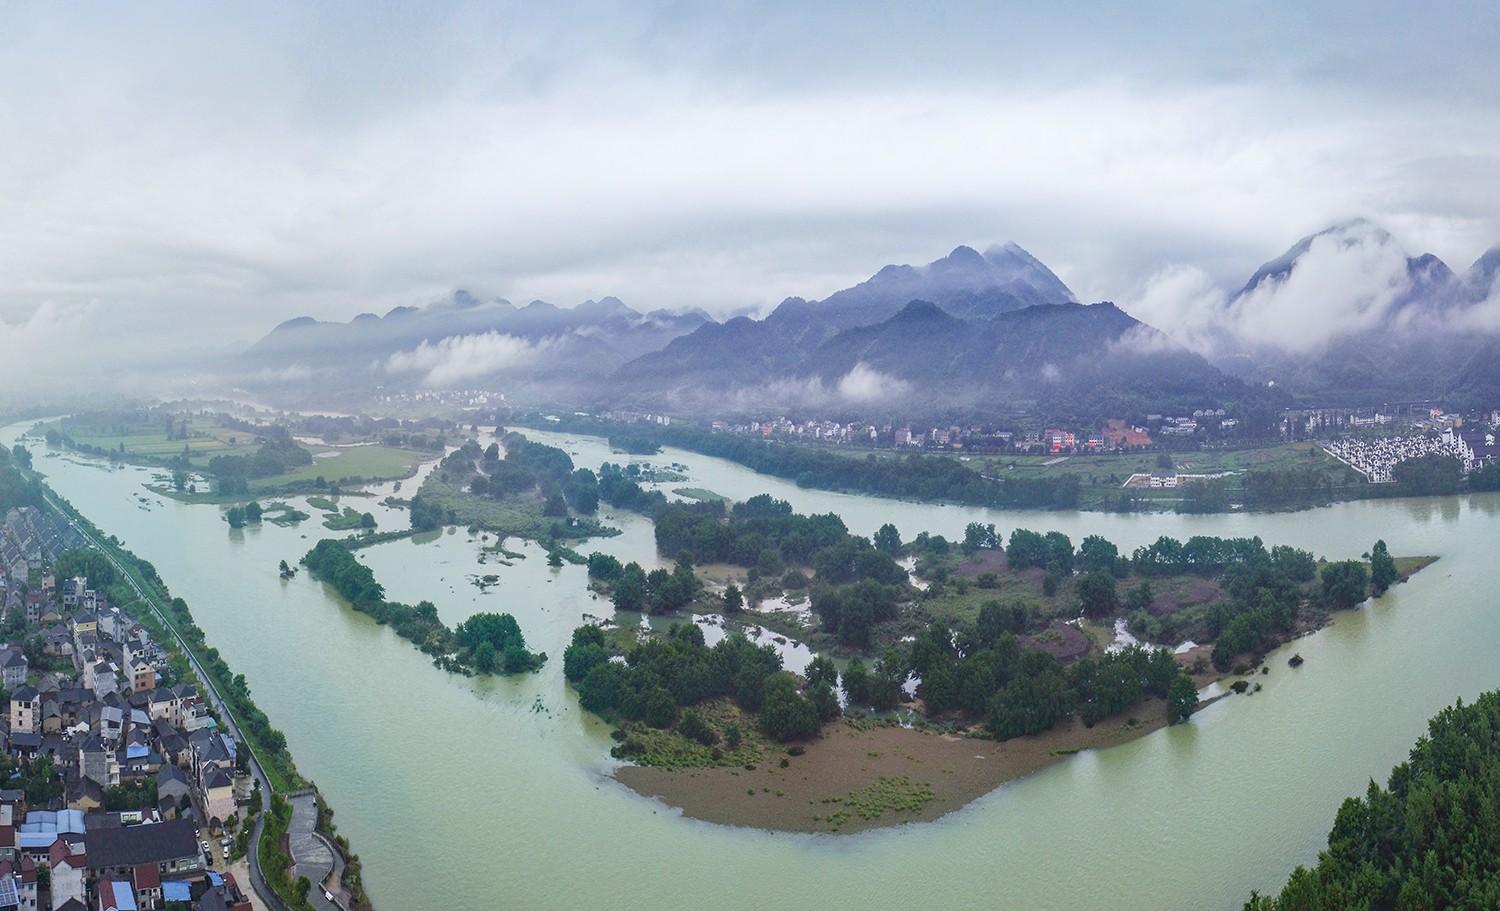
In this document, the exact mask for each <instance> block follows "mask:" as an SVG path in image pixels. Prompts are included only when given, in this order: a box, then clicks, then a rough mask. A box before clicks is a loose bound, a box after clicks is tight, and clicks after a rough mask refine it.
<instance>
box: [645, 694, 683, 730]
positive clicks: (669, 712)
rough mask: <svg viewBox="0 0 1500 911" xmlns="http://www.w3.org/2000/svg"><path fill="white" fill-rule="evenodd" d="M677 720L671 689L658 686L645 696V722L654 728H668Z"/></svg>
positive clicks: (675, 705) (675, 704)
mask: <svg viewBox="0 0 1500 911" xmlns="http://www.w3.org/2000/svg"><path fill="white" fill-rule="evenodd" d="M676 720H677V700H676V699H673V698H672V691H671V690H669V689H667V688H666V687H664V686H658V687H656V688H655V689H653V690H652V691H651V694H650V695H648V696H647V697H646V723H647V724H649V725H651V726H652V727H654V728H669V727H671V726H672V722H674V721H676Z"/></svg>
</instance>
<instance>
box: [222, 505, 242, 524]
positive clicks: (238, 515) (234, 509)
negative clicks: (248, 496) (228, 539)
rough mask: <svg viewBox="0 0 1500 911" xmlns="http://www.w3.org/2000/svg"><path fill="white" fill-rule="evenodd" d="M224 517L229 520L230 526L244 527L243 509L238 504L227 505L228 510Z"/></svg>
mask: <svg viewBox="0 0 1500 911" xmlns="http://www.w3.org/2000/svg"><path fill="white" fill-rule="evenodd" d="M224 517H225V518H226V519H227V520H228V521H229V527H230V528H244V527H245V510H244V509H243V508H241V507H239V506H231V507H229V512H228V513H226V514H225V516H224Z"/></svg>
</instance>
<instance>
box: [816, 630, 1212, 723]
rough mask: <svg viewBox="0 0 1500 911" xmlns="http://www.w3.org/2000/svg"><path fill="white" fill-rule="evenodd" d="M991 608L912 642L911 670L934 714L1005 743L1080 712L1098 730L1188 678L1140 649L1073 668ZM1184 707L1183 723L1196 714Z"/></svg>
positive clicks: (1166, 656) (1156, 653) (1161, 656)
mask: <svg viewBox="0 0 1500 911" xmlns="http://www.w3.org/2000/svg"><path fill="white" fill-rule="evenodd" d="M991 610H992V611H993V612H994V613H993V614H992V615H990V616H981V617H980V618H979V619H978V620H976V621H975V622H973V623H971V624H967V625H964V626H962V627H960V628H959V629H957V630H955V629H952V628H950V627H948V626H947V625H945V624H942V623H933V624H932V625H931V626H930V627H929V628H928V629H927V630H926V631H925V632H924V633H923V634H922V635H921V636H919V637H917V640H916V641H915V642H914V643H912V646H911V649H910V663H909V669H910V671H911V673H914V674H916V675H917V676H918V677H920V678H921V683H920V684H919V685H918V687H917V695H918V696H919V697H920V698H921V699H922V702H923V705H924V707H925V708H926V711H927V713H928V714H929V715H937V714H942V713H944V712H949V711H957V712H958V713H960V714H961V715H965V716H968V717H971V718H977V719H983V720H984V722H985V724H986V725H987V726H988V727H989V730H990V732H991V733H992V734H993V735H994V736H995V737H996V738H998V739H1001V740H1005V739H1008V738H1011V737H1018V736H1021V735H1024V734H1039V733H1041V732H1042V731H1045V730H1048V729H1050V728H1051V727H1052V726H1053V725H1055V724H1057V723H1058V722H1060V721H1063V720H1064V719H1066V718H1068V717H1069V716H1071V715H1072V714H1073V713H1074V712H1077V714H1078V716H1079V718H1080V719H1082V721H1083V722H1084V724H1086V725H1090V726H1092V725H1094V724H1095V723H1097V722H1099V721H1100V720H1102V719H1104V718H1107V717H1109V716H1111V715H1116V714H1119V713H1120V712H1123V711H1125V710H1126V709H1129V708H1130V707H1132V706H1134V705H1135V704H1136V703H1138V702H1139V701H1141V700H1142V699H1144V698H1147V697H1163V698H1164V697H1166V696H1167V695H1168V693H1169V690H1170V688H1171V686H1172V684H1173V682H1174V681H1175V680H1177V679H1178V678H1179V677H1182V678H1183V679H1186V678H1185V676H1184V675H1183V672H1182V671H1181V670H1180V669H1179V668H1178V666H1177V662H1176V661H1174V660H1173V658H1172V653H1171V652H1169V651H1167V650H1166V649H1143V648H1139V647H1136V646H1131V647H1129V648H1125V649H1122V650H1120V651H1118V652H1112V653H1106V654H1104V655H1101V656H1099V657H1097V658H1083V659H1080V660H1079V661H1076V662H1074V663H1073V664H1072V665H1070V666H1066V667H1065V666H1064V665H1063V664H1062V663H1061V662H1059V661H1058V660H1057V659H1056V658H1054V657H1053V656H1052V655H1049V654H1047V653H1046V652H1036V651H1026V650H1024V649H1022V648H1021V647H1020V644H1019V642H1018V641H1017V639H1016V637H1015V635H1014V634H1013V633H1012V632H1010V631H1009V630H1008V629H1007V627H1008V626H1009V623H1008V618H1006V617H1004V616H1003V615H1001V611H1002V610H1003V609H1001V608H999V607H998V605H997V606H996V607H995V608H992V609H991ZM846 678H847V672H846ZM902 679H903V680H904V679H905V678H904V676H903V678H902ZM846 685H847V680H846ZM1191 685H1192V681H1191V680H1188V686H1191ZM1194 694H1195V699H1194V705H1196V689H1194ZM851 698H852V696H851ZM1182 709H1183V712H1182V713H1180V715H1179V720H1180V718H1183V717H1186V715H1187V714H1191V709H1190V708H1188V707H1187V706H1186V705H1185V704H1183V705H1182Z"/></svg>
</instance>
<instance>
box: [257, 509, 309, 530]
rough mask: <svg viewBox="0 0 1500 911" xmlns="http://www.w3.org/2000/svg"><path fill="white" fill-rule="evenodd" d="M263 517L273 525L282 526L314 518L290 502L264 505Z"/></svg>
mask: <svg viewBox="0 0 1500 911" xmlns="http://www.w3.org/2000/svg"><path fill="white" fill-rule="evenodd" d="M261 517H262V518H264V519H265V521H267V522H270V523H271V524H272V525H280V526H281V527H282V528H289V527H291V526H293V525H296V524H298V523H299V522H305V521H307V520H308V519H310V518H312V516H309V515H308V514H307V513H305V512H303V511H302V510H300V509H297V508H296V507H294V506H292V505H291V504H289V503H272V504H271V505H270V506H266V507H263V508H262V509H261Z"/></svg>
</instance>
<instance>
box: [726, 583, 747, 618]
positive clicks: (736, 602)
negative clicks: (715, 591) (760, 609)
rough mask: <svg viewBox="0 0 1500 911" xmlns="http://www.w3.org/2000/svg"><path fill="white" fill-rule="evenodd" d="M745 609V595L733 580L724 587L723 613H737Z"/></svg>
mask: <svg viewBox="0 0 1500 911" xmlns="http://www.w3.org/2000/svg"><path fill="white" fill-rule="evenodd" d="M744 609H745V596H744V595H742V594H740V589H739V586H737V585H735V584H734V583H733V582H731V583H729V585H728V586H727V587H726V588H725V589H724V613H726V614H737V613H739V612H740V611H742V610H744Z"/></svg>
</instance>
